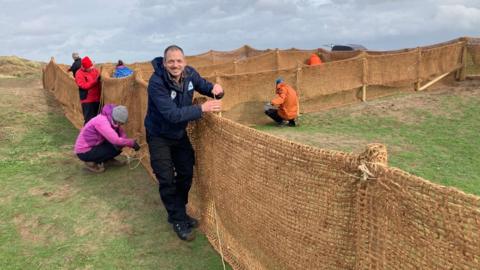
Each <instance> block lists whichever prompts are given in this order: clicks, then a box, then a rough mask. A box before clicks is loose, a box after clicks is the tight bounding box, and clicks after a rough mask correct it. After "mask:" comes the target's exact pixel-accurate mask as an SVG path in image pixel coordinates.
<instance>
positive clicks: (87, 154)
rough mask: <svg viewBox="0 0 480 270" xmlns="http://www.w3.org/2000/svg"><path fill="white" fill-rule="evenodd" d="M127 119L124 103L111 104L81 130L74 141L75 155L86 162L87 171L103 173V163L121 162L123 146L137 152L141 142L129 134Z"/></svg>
mask: <svg viewBox="0 0 480 270" xmlns="http://www.w3.org/2000/svg"><path fill="white" fill-rule="evenodd" d="M127 120H128V111H127V108H126V107H125V106H122V105H119V106H115V105H113V104H108V105H105V106H104V107H103V110H102V113H101V114H99V115H97V116H95V117H94V118H92V119H91V120H90V121H88V122H87V124H86V125H85V126H84V127H83V128H82V129H81V130H80V134H79V135H78V138H77V141H76V142H75V154H77V156H78V158H80V160H82V161H84V162H85V165H86V167H87V169H88V170H90V171H92V172H103V171H104V170H105V167H104V166H103V163H104V162H111V163H113V164H120V163H121V162H120V161H118V160H116V159H115V157H116V156H118V155H119V154H120V153H121V152H122V148H123V147H124V146H128V147H131V148H133V149H135V151H138V150H139V149H140V146H139V145H138V143H137V142H136V141H135V140H133V139H129V138H128V137H127V134H126V133H125V131H124V130H123V129H122V127H121V126H122V125H123V124H125V123H126V122H127Z"/></svg>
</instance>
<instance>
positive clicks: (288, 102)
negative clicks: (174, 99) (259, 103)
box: [265, 78, 298, 127]
mask: <svg viewBox="0 0 480 270" xmlns="http://www.w3.org/2000/svg"><path fill="white" fill-rule="evenodd" d="M275 83H276V96H275V98H274V99H272V101H270V103H269V104H267V105H266V106H265V114H266V115H268V116H269V117H270V118H272V119H273V120H274V121H275V122H276V123H277V124H278V125H283V124H284V123H285V121H288V126H291V127H294V126H295V118H296V117H297V115H298V98H297V92H296V91H295V89H293V88H292V87H291V86H290V85H288V84H287V83H285V82H284V81H283V79H281V78H278V79H277V80H276V82H275Z"/></svg>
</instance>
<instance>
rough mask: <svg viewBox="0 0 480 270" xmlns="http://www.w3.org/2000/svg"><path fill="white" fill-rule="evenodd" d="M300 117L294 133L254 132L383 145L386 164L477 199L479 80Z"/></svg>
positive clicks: (351, 145)
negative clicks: (461, 191)
mask: <svg viewBox="0 0 480 270" xmlns="http://www.w3.org/2000/svg"><path fill="white" fill-rule="evenodd" d="M454 86H455V87H448V86H446V87H442V88H439V89H437V90H434V91H429V92H419V93H413V94H408V95H403V96H395V97H388V98H382V99H379V100H373V101H369V102H367V103H366V104H358V105H354V106H349V107H346V108H338V109H334V110H331V111H327V112H320V113H311V114H304V115H302V116H301V117H300V119H299V123H300V125H299V126H298V127H296V128H289V127H277V126H274V125H264V126H257V129H260V130H263V131H266V132H269V133H272V134H275V135H278V136H281V137H285V138H287V139H290V140H294V141H300V142H302V143H306V144H310V145H314V146H317V147H320V148H327V149H334V150H343V151H354V152H361V151H363V150H364V149H365V145H366V144H368V143H372V142H380V143H383V144H386V145H387V149H388V152H389V165H390V166H394V167H398V168H401V169H403V170H405V171H407V172H410V173H413V174H415V175H418V176H421V177H424V178H426V179H428V180H430V181H433V182H436V183H440V184H443V185H448V186H454V187H457V188H459V189H461V190H463V191H465V192H468V193H472V194H476V195H480V166H479V164H480V155H479V149H480V136H479V130H480V81H465V82H461V83H456V84H455V85H454Z"/></svg>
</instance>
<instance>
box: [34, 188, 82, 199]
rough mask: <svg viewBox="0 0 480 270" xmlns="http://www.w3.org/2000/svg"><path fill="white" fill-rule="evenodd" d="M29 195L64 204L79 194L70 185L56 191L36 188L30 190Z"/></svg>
mask: <svg viewBox="0 0 480 270" xmlns="http://www.w3.org/2000/svg"><path fill="white" fill-rule="evenodd" d="M28 193H29V194H30V195H33V196H41V197H44V198H45V199H47V200H49V201H52V202H63V201H66V200H68V199H69V198H70V197H72V196H74V195H75V193H77V190H76V189H75V188H73V187H72V186H71V185H70V184H64V185H62V186H60V187H58V188H57V189H55V190H51V189H48V188H45V187H34V188H31V189H29V190H28Z"/></svg>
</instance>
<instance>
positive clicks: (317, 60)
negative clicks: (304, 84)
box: [307, 53, 322, 66]
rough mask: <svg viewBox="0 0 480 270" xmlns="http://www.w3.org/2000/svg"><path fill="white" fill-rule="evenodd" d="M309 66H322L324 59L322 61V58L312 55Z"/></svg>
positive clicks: (308, 62)
mask: <svg viewBox="0 0 480 270" xmlns="http://www.w3.org/2000/svg"><path fill="white" fill-rule="evenodd" d="M307 64H308V65H309V66H316V65H321V64H322V59H320V56H318V54H316V53H312V55H310V58H309V59H308V61H307Z"/></svg>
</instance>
